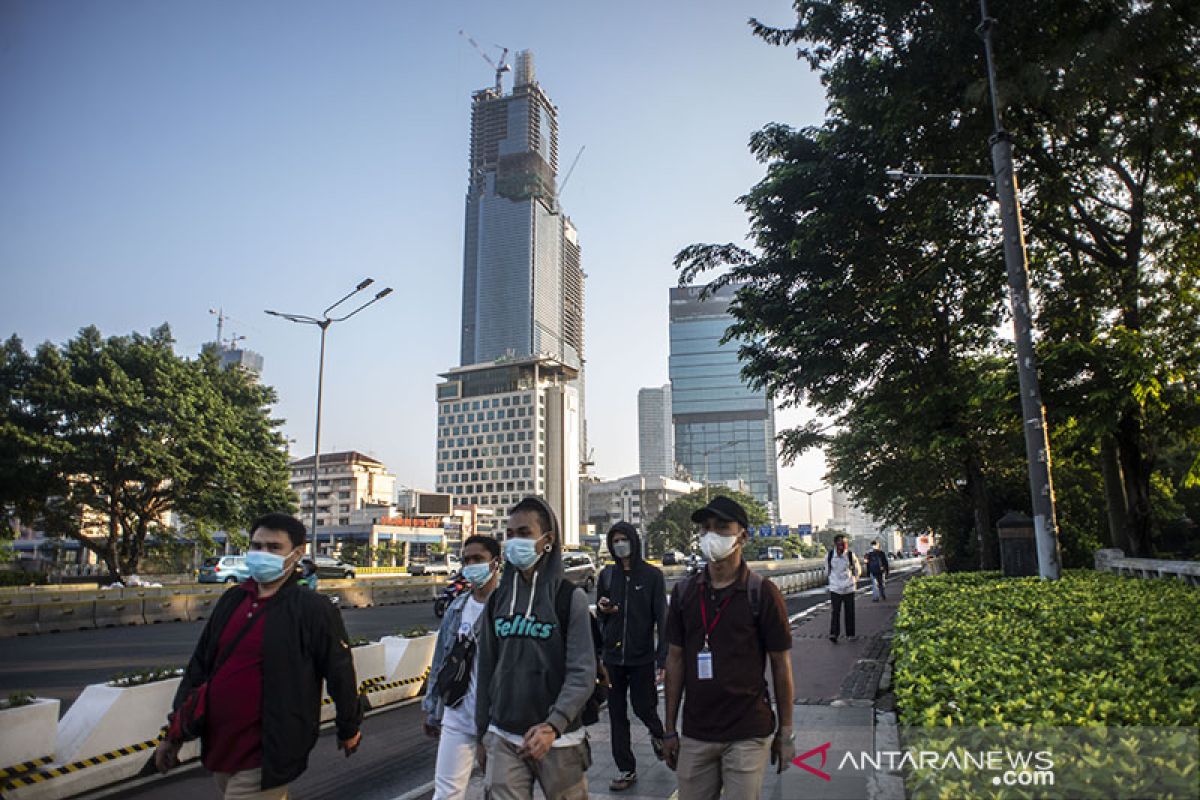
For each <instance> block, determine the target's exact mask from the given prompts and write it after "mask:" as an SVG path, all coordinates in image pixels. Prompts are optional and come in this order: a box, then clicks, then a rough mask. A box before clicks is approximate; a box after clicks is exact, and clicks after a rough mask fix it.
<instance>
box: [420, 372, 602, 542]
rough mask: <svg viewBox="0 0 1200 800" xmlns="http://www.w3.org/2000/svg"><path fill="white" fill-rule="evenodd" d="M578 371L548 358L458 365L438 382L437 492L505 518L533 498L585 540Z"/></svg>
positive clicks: (569, 533)
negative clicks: (581, 533) (581, 523)
mask: <svg viewBox="0 0 1200 800" xmlns="http://www.w3.org/2000/svg"><path fill="white" fill-rule="evenodd" d="M578 376H579V371H578V370H577V369H575V368H574V367H571V366H569V365H567V364H564V363H563V362H561V361H558V360H557V359H554V358H550V357H547V356H531V357H525V358H510V359H497V360H496V361H494V362H491V363H487V364H475V365H472V366H466V367H458V368H456V369H452V370H450V371H449V372H446V373H444V374H443V375H442V377H443V378H445V381H444V382H442V383H440V384H438V387H437V402H438V426H437V479H436V484H437V491H439V492H446V493H448V494H450V495H451V496H452V497H453V500H454V505H455V506H469V505H476V506H479V507H480V508H482V509H490V510H492V512H493V513H494V515H495V517H496V519H503V518H505V517H506V516H507V514H508V509H509V508H511V507H512V506H513V505H515V504H516V503H517V502H519V501H520V500H521V498H523V497H526V496H528V495H539V496H541V497H543V498H545V500H546V501H547V502H548V503H549V504H550V507H551V508H553V509H554V513H555V514H557V515H558V519H559V524H560V525H561V526H562V529H563V544H564V545H566V546H574V545H577V544H578V543H579V518H580V514H579V470H580V461H581V457H580V456H581V453H580V441H581V438H582V436H581V424H582V420H581V413H580V398H579V391H578V389H577V388H576V386H575V382H576V379H577V378H578Z"/></svg>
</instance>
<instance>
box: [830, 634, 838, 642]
mask: <svg viewBox="0 0 1200 800" xmlns="http://www.w3.org/2000/svg"><path fill="white" fill-rule="evenodd" d="M829 641H831V642H833V643H834V644H837V637H836V636H832V635H831V636H830V637H829Z"/></svg>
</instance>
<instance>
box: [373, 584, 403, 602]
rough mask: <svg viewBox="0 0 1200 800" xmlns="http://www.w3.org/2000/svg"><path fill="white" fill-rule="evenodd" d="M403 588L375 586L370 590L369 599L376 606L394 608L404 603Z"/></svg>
mask: <svg viewBox="0 0 1200 800" xmlns="http://www.w3.org/2000/svg"><path fill="white" fill-rule="evenodd" d="M406 591H407V590H406V589H405V588H404V587H403V586H375V587H373V588H372V589H371V599H372V600H374V602H375V605H377V606H394V605H397V604H399V603H403V602H404V601H405V592H406Z"/></svg>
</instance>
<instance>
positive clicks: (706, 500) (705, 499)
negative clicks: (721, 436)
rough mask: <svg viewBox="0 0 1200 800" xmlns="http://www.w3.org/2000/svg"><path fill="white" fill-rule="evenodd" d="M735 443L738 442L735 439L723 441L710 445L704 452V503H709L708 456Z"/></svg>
mask: <svg viewBox="0 0 1200 800" xmlns="http://www.w3.org/2000/svg"><path fill="white" fill-rule="evenodd" d="M735 444H737V442H736V441H734V440H730V441H728V442H722V443H721V444H719V445H717V446H716V447H710V448H709V449H707V450H705V451H704V453H703V454H702V455H703V456H704V505H708V457H709V456H711V455H712V454H713V453H715V452H717V451H718V450H720V449H722V448H724V447H733V446H734V445H735Z"/></svg>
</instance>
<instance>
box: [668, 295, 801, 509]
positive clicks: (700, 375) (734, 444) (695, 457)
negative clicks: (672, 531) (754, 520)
mask: <svg viewBox="0 0 1200 800" xmlns="http://www.w3.org/2000/svg"><path fill="white" fill-rule="evenodd" d="M737 290H738V286H737V285H732V286H726V287H724V288H722V289H721V290H720V291H718V292H716V293H715V294H714V295H713V296H712V297H710V298H709V299H707V300H704V301H701V299H700V292H701V287H694V286H687V287H680V288H674V289H671V309H670V334H671V358H670V376H671V405H672V419H673V421H674V426H675V460H676V461H677V462H678V463H679V464H681V465H683V467H684V468H686V469H687V470H688V472H689V473H691V475H692V477H693V478H695V479H696V480H699V481H704V482H707V483H723V482H726V481H734V480H741V481H744V482H745V483H746V484H747V485H748V486H749V487H750V492H751V494H753V495H754V496H755V498H757V499H758V500H759V501H760V502H762V503H763V504H764V505H766V506H767V508H768V509H769V510H770V512H771V516H772V517H773V521H777V518H778V514H779V473H778V467H777V456H776V449H775V407H774V404H773V403H772V402H771V399H770V397H768V396H767V393H766V392H765V391H763V390H756V389H751V388H750V387H749V386H748V385H747V384H746V383H745V381H743V380H742V377H741V363H740V362H739V361H738V343H737V342H727V343H725V344H722V343H721V339H722V337H723V336H724V335H725V331H726V329H727V328H728V327H729V325H730V323H731V322H732V321H733V320H732V318H731V317H730V316H729V304H730V302H731V301H732V300H733V296H734V294H736V292H737Z"/></svg>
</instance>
